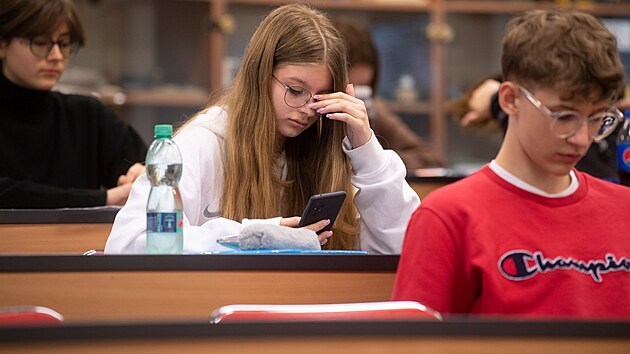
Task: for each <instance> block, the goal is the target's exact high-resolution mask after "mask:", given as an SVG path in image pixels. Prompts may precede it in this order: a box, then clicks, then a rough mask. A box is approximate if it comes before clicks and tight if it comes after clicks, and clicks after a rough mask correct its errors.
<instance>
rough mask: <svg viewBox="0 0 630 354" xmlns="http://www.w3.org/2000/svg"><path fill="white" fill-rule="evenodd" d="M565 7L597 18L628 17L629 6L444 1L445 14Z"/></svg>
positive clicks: (470, 0) (583, 3)
mask: <svg viewBox="0 0 630 354" xmlns="http://www.w3.org/2000/svg"><path fill="white" fill-rule="evenodd" d="M554 7H567V8H574V9H578V10H582V11H585V12H589V13H591V14H594V15H598V16H624V15H630V4H628V3H624V4H621V3H620V4H613V3H593V2H590V3H586V2H577V3H572V4H569V5H562V4H557V3H554V2H540V1H499V0H494V1H475V0H469V1H466V0H453V1H450V0H445V1H444V9H445V10H446V11H447V12H461V13H471V14H472V13H477V14H506V15H511V14H514V13H517V12H521V11H527V10H533V9H549V8H554Z"/></svg>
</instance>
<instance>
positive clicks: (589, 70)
mask: <svg viewBox="0 0 630 354" xmlns="http://www.w3.org/2000/svg"><path fill="white" fill-rule="evenodd" d="M501 64H502V68H503V77H504V78H505V80H509V81H515V82H517V83H519V84H522V85H525V86H526V87H528V88H529V89H535V88H540V87H546V88H553V89H556V90H557V91H558V94H559V95H560V97H561V98H562V99H565V100H575V99H587V98H588V99H593V100H597V101H600V100H607V99H610V100H615V99H617V98H619V97H620V95H621V94H622V92H623V85H624V76H625V72H624V68H623V64H622V63H621V59H620V58H619V52H618V49H617V40H616V39H615V36H614V35H613V34H612V33H610V31H608V29H606V27H604V25H603V24H602V23H601V22H600V21H599V20H597V19H596V18H595V17H593V16H592V15H589V14H586V13H583V12H580V11H577V10H572V9H560V8H557V9H549V10H532V11H528V12H525V13H522V14H520V15H519V16H517V17H515V18H513V19H512V20H511V21H510V22H509V23H508V30H507V34H506V35H505V37H504V39H503V44H502V55H501Z"/></svg>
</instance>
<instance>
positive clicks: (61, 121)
mask: <svg viewBox="0 0 630 354" xmlns="http://www.w3.org/2000/svg"><path fill="white" fill-rule="evenodd" d="M84 43H85V34H84V31H83V27H82V25H81V23H80V20H79V18H78V16H77V13H76V9H75V7H74V4H73V3H72V2H71V1H69V0H3V1H2V3H1V4H0V61H1V64H0V65H1V69H2V70H1V73H2V74H1V75H0V208H63V207H92V206H103V205H122V204H124V203H125V201H126V200H127V197H128V195H129V191H130V190H131V184H132V183H133V181H134V180H135V179H136V178H137V177H138V176H139V175H140V174H142V173H144V166H143V165H142V164H141V163H139V162H142V161H144V158H145V154H146V149H147V147H146V144H145V143H144V141H143V140H142V138H140V136H139V135H138V134H137V133H136V132H135V131H134V130H133V129H132V128H131V127H130V126H128V125H127V124H125V123H124V122H122V121H121V120H119V119H118V118H117V117H116V116H115V115H114V113H113V112H112V111H111V110H109V109H108V108H106V107H105V106H104V105H103V104H101V103H100V102H99V101H98V100H97V99H96V98H93V97H88V96H82V95H71V94H63V93H60V92H57V91H54V90H53V88H54V86H55V84H56V83H57V81H58V80H59V78H60V76H61V75H62V74H63V72H64V70H65V69H66V67H67V65H68V63H69V61H70V59H71V58H72V56H73V55H74V54H76V52H77V51H78V49H79V47H81V46H83V45H84Z"/></svg>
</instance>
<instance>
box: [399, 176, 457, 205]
mask: <svg viewBox="0 0 630 354" xmlns="http://www.w3.org/2000/svg"><path fill="white" fill-rule="evenodd" d="M462 178H463V177H462V176H457V177H455V176H451V177H448V176H443V177H442V176H437V177H418V176H414V175H408V176H407V178H406V179H407V183H409V185H410V186H411V188H413V190H414V191H416V193H418V196H420V199H422V198H424V197H426V196H427V194H429V193H430V192H432V191H434V190H436V189H438V188H440V187H443V186H445V185H447V184H449V183H453V182H455V181H459V180H460V179H462Z"/></svg>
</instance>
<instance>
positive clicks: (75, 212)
mask: <svg viewBox="0 0 630 354" xmlns="http://www.w3.org/2000/svg"><path fill="white" fill-rule="evenodd" d="M119 210H120V208H117V207H99V208H76V209H75V208H68V209H0V224H111V223H113V222H114V218H115V217H116V214H117V213H118V211H119Z"/></svg>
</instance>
